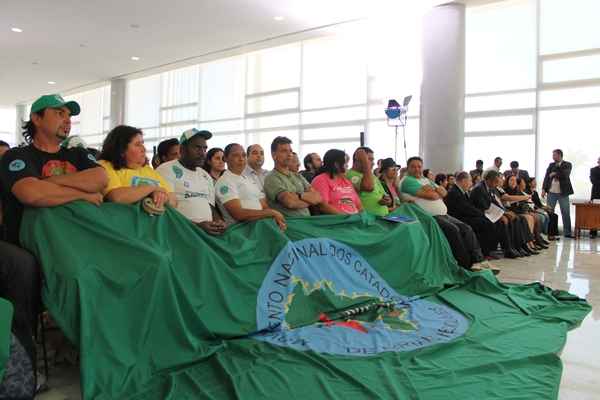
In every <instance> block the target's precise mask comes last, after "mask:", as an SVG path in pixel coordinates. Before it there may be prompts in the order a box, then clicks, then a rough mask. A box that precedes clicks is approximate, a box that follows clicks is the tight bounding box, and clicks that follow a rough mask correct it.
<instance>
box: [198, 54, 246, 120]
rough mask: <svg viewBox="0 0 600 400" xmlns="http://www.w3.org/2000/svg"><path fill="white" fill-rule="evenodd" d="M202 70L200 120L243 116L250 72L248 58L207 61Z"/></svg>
mask: <svg viewBox="0 0 600 400" xmlns="http://www.w3.org/2000/svg"><path fill="white" fill-rule="evenodd" d="M201 71H202V72H201V77H202V78H201V87H200V89H201V95H200V98H201V100H200V120H202V121H212V120H216V119H233V118H242V117H243V116H244V101H245V98H244V96H245V93H244V88H245V78H244V76H245V75H244V74H245V71H246V62H245V59H244V57H234V58H228V59H225V60H219V61H215V62H212V63H208V64H204V65H202V67H201Z"/></svg>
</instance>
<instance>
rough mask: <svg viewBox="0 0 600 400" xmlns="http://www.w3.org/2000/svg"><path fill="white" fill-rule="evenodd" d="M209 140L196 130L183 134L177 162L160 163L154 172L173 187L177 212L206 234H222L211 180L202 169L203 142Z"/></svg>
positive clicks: (210, 135)
mask: <svg viewBox="0 0 600 400" xmlns="http://www.w3.org/2000/svg"><path fill="white" fill-rule="evenodd" d="M211 137H212V133H210V132H209V131H201V130H198V129H196V128H192V129H188V130H187V131H185V132H183V134H182V135H181V138H180V140H179V145H180V158H179V160H172V161H167V162H165V163H162V164H160V166H159V167H158V168H157V169H156V171H157V172H158V173H159V174H160V175H161V176H162V177H163V178H165V180H166V181H168V182H169V183H170V184H171V185H172V186H173V188H174V191H175V195H176V196H177V211H179V212H180V213H182V214H183V215H185V216H186V217H187V218H188V219H189V220H190V221H192V222H193V223H194V224H196V225H197V226H199V227H200V228H202V229H204V231H206V232H207V233H208V234H211V235H221V234H223V232H224V231H225V223H224V222H223V220H222V218H221V216H220V215H219V213H218V212H217V211H216V208H215V188H214V185H213V180H212V178H211V177H210V175H209V174H208V172H206V171H205V170H204V169H203V168H202V165H203V164H204V160H205V159H206V150H207V149H208V146H207V144H206V141H207V140H208V139H210V138H211Z"/></svg>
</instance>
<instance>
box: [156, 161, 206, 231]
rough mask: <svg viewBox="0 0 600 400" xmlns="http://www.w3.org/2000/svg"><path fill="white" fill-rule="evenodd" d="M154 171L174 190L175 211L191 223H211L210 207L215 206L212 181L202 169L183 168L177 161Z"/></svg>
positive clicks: (167, 163)
mask: <svg viewBox="0 0 600 400" xmlns="http://www.w3.org/2000/svg"><path fill="white" fill-rule="evenodd" d="M156 171H157V172H158V173H159V174H160V175H161V176H162V177H163V178H165V180H167V181H168V182H169V183H170V184H171V185H172V186H173V188H174V191H175V195H176V196H177V211H179V212H180V213H182V214H183V215H185V216H186V217H187V218H188V219H189V220H191V221H192V222H204V221H212V211H211V209H210V206H211V205H212V206H213V207H214V206H215V188H214V186H213V180H212V178H211V177H210V175H208V173H207V172H206V171H205V170H203V169H202V168H196V170H195V171H192V170H189V169H187V168H185V167H184V166H183V165H181V163H180V162H179V160H173V161H168V162H166V163H164V164H161V165H160V166H159V167H158V168H157V169H156Z"/></svg>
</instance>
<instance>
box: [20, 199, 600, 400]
mask: <svg viewBox="0 0 600 400" xmlns="http://www.w3.org/2000/svg"><path fill="white" fill-rule="evenodd" d="M397 213H398V214H402V215H407V216H412V217H414V218H415V221H414V222H408V223H394V222H389V221H385V220H381V219H375V217H373V216H371V215H368V214H361V215H355V216H321V217H312V218H297V219H289V220H288V229H287V231H285V232H283V233H282V232H281V231H280V230H279V229H278V228H277V226H276V225H275V224H274V222H273V221H271V220H262V221H258V222H255V223H248V224H239V225H236V226H234V227H231V228H229V229H228V230H227V232H226V234H225V235H224V236H223V237H211V236H209V235H207V234H205V233H204V232H203V231H202V230H200V229H198V228H196V227H195V226H193V225H192V224H191V223H189V222H188V221H187V220H186V219H185V218H184V217H182V216H181V215H180V214H178V213H177V212H175V211H173V210H168V211H167V213H166V214H165V215H163V216H160V217H150V216H148V215H146V214H145V213H144V212H143V211H142V210H141V209H140V208H139V207H136V206H125V205H117V204H105V205H103V206H102V207H95V206H93V205H90V204H87V203H72V204H69V205H67V206H62V207H57V208H53V209H37V210H34V209H29V210H27V212H26V213H25V217H24V223H23V228H22V231H21V240H22V242H23V243H24V244H25V247H27V248H28V249H30V250H31V251H32V252H33V253H34V254H35V255H36V256H37V257H38V258H39V259H40V260H41V262H42V264H43V269H44V273H45V276H46V285H45V287H44V291H43V295H44V301H45V303H46V305H47V307H48V309H49V310H50V312H51V313H52V315H53V317H54V318H55V319H56V320H57V322H58V324H59V325H60V326H61V327H62V329H63V330H64V332H65V334H66V335H67V336H68V337H69V338H70V339H71V340H72V341H73V342H74V343H75V344H77V345H78V346H79V347H80V349H81V376H82V390H83V395H84V397H85V398H86V399H177V400H179V399H236V398H241V399H259V398H260V399H263V398H264V399H271V398H272V399H275V398H312V399H344V400H347V399H367V398H368V399H427V400H431V399H448V398H474V397H479V398H482V399H507V398H511V399H555V398H556V397H557V393H558V386H559V382H560V375H561V362H560V359H559V357H558V353H559V352H560V350H561V349H562V348H563V346H564V343H565V339H566V333H567V330H568V329H572V328H574V327H576V326H577V325H578V324H579V323H580V322H581V320H582V319H583V318H584V317H585V315H586V314H587V313H588V312H589V311H590V306H589V305H588V304H587V303H586V302H585V301H584V300H581V299H579V298H577V297H574V296H571V295H569V294H568V293H565V292H560V291H553V290H551V289H549V288H546V287H543V286H542V285H540V284H530V285H508V284H502V283H500V282H498V281H497V280H496V278H495V277H494V276H493V275H492V274H491V273H489V272H484V273H478V274H473V273H470V272H467V271H465V270H463V269H462V268H460V267H458V266H457V265H456V262H455V260H454V258H453V257H452V254H451V252H450V249H449V247H448V244H447V241H446V239H445V238H444V236H443V234H442V233H441V231H440V230H439V228H438V226H437V224H436V223H435V221H434V220H433V219H432V218H431V217H429V216H427V215H425V214H424V213H423V212H422V211H420V209H419V208H418V207H416V206H413V205H406V206H403V207H402V208H401V209H400V210H398V212H397Z"/></svg>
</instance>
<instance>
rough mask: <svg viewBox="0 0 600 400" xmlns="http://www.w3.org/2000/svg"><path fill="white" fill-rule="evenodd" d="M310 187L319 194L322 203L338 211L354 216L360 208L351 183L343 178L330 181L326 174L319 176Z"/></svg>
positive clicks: (358, 199)
mask: <svg viewBox="0 0 600 400" xmlns="http://www.w3.org/2000/svg"><path fill="white" fill-rule="evenodd" d="M311 186H312V187H314V188H315V190H317V191H318V192H319V193H320V194H321V198H322V199H323V201H324V202H326V203H327V204H329V205H330V206H332V207H333V208H335V209H336V210H338V211H341V212H343V213H346V214H356V213H358V211H359V209H360V207H361V204H360V198H359V197H358V194H356V191H355V190H354V186H352V182H350V181H349V180H348V179H347V178H346V177H345V176H342V177H340V178H335V179H331V176H330V175H329V174H327V173H324V174H320V175H317V176H316V177H315V179H313V181H312V182H311Z"/></svg>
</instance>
